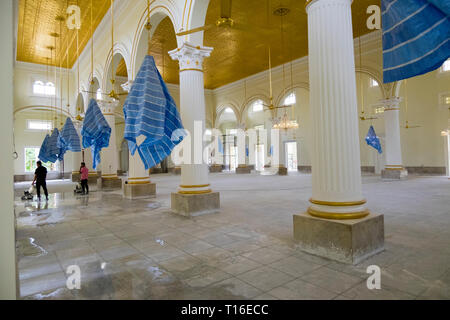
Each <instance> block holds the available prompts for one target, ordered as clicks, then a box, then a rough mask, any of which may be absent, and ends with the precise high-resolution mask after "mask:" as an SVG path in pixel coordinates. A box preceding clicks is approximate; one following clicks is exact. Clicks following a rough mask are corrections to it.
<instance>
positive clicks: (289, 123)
mask: <svg viewBox="0 0 450 320" xmlns="http://www.w3.org/2000/svg"><path fill="white" fill-rule="evenodd" d="M289 12H290V10H289V9H288V8H286V7H279V8H277V9H276V10H275V11H274V15H276V16H279V17H280V20H281V50H284V24H283V17H284V16H286V15H287V14H288V13H289ZM291 58H292V57H291ZM285 82H286V73H285V63H284V62H283V87H284V88H283V94H284V95H285V94H286V83H285ZM291 82H293V79H292V61H291ZM291 85H292V83H291ZM290 107H293V105H289V106H287V105H284V103H283V105H282V106H280V107H278V108H279V109H284V113H283V116H282V117H277V118H274V119H272V122H273V126H272V128H273V129H278V130H291V129H298V127H299V125H298V122H297V120H290V119H289V116H288V114H287V108H290ZM274 109H275V108H274Z"/></svg>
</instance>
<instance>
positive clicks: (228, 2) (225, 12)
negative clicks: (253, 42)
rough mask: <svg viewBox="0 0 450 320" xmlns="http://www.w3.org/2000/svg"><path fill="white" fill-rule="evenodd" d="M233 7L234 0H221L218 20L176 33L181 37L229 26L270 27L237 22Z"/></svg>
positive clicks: (236, 27)
mask: <svg viewBox="0 0 450 320" xmlns="http://www.w3.org/2000/svg"><path fill="white" fill-rule="evenodd" d="M231 8H232V0H220V17H219V18H218V19H217V20H216V22H215V23H211V24H207V25H204V26H203V27H198V28H193V29H191V30H187V31H181V32H179V33H177V34H176V35H177V36H179V37H181V36H187V35H189V34H192V33H196V32H201V31H206V30H209V29H212V28H229V29H235V30H240V31H252V30H255V31H256V30H269V29H268V28H265V27H261V26H258V27H256V26H252V25H248V24H244V23H241V22H236V21H235V20H234V19H233V18H231Z"/></svg>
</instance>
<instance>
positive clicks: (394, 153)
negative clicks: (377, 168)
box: [382, 98, 403, 170]
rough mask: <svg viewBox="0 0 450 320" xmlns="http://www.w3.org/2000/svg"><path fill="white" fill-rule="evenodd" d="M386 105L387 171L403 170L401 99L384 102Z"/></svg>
mask: <svg viewBox="0 0 450 320" xmlns="http://www.w3.org/2000/svg"><path fill="white" fill-rule="evenodd" d="M382 102H383V104H384V107H385V108H384V125H385V135H386V140H385V148H386V151H385V152H386V169H388V168H389V169H399V170H400V169H402V168H403V161H402V146H401V142H400V120H399V113H400V107H399V106H400V102H401V99H400V98H391V99H387V100H383V101H382Z"/></svg>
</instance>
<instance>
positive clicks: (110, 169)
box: [99, 101, 119, 179]
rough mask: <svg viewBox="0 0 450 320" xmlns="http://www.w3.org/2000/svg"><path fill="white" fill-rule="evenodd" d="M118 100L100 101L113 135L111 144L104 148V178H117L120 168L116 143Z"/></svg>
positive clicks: (102, 157) (102, 160)
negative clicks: (115, 112) (115, 113)
mask: <svg viewBox="0 0 450 320" xmlns="http://www.w3.org/2000/svg"><path fill="white" fill-rule="evenodd" d="M117 105H118V101H112V102H109V101H100V102H99V106H100V108H101V110H102V113H103V116H104V117H105V119H106V121H107V122H108V124H109V126H110V127H111V137H110V139H109V146H108V147H107V148H104V149H103V150H102V155H101V162H102V178H105V179H110V178H111V179H117V169H118V167H119V166H118V154H117V143H116V117H115V115H114V109H115V108H116V107H117Z"/></svg>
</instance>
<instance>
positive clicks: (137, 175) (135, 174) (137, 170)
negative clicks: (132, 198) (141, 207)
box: [128, 152, 150, 184]
mask: <svg viewBox="0 0 450 320" xmlns="http://www.w3.org/2000/svg"><path fill="white" fill-rule="evenodd" d="M148 183H150V175H149V171H148V170H146V169H145V166H144V163H143V162H142V160H141V157H140V156H139V153H138V152H136V153H135V154H134V156H133V155H131V154H130V166H129V169H128V184H148Z"/></svg>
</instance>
